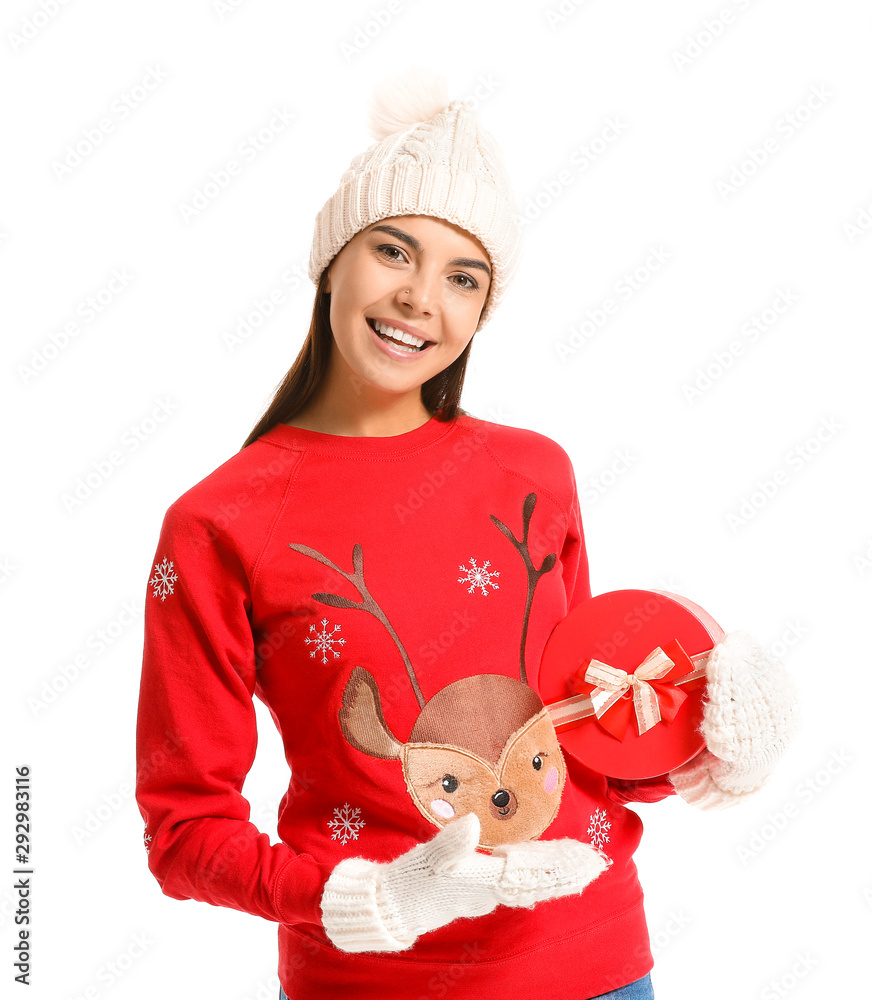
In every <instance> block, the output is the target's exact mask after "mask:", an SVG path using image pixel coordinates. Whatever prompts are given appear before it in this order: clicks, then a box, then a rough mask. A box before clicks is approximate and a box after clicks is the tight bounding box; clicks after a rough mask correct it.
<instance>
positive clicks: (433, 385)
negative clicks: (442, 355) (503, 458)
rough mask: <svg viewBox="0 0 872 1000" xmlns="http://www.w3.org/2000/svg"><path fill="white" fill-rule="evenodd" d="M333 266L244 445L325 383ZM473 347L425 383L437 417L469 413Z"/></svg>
mask: <svg viewBox="0 0 872 1000" xmlns="http://www.w3.org/2000/svg"><path fill="white" fill-rule="evenodd" d="M329 269H330V268H329V266H328V267H325V268H324V270H323V271H322V272H321V277H320V279H319V280H318V288H317V291H316V292H315V303H314V305H313V306H312V321H311V323H310V324H309V332H308V334H307V335H306V340H305V341H304V343H303V346H302V347H301V348H300V353H299V354H298V355H297V359H296V361H294V363H293V365H292V366H291V369H290V371H289V372H288V373H287V374H286V375H285V377H284V378H283V379H282V381H281V383H280V384H279V385H278V387H277V388H276V391H275V394H274V396H273V398H272V400H271V401H270V403H269V405H268V406H267V408H266V410H265V411H264V414H263V416H262V417H261V418H260V420H258V422H257V423H256V424H255V425H254V428H253V429H252V431H251V433H250V434H249V435H248V437H247V438H246V439H245V443H244V444H243V445H242V448H247V447H248V445H250V444H251V442H252V441H254V440H255V439H256V438H259V437H260V436H261V434H265V433H266V432H267V431H268V430H270V429H271V428H272V427H275V425H276V424H279V423H282V422H284V421H286V420H290V419H291V417H293V416H294V414H296V413H298V412H299V411H300V410H302V408H303V407H304V406H305V405H306V403H307V402H308V401H309V400H310V399H311V398H312V396H314V394H315V392H316V391H317V389H318V387H319V386H320V385H321V382H322V380H323V378H324V376H325V374H326V372H327V362H328V361H329V359H330V351H331V349H332V347H333V330H332V328H331V326H330V293H329V292H325V291H324V286H325V284H326V282H327V272H328V271H329ZM489 294H490V292H488V295H489ZM483 308H484V307H482V309H483ZM471 347H472V340H470V342H469V343H468V344H467V345H466V347H465V348H464V350H463V352H462V353H461V355H460V357H458V358H457V359H456V360H455V361H453V362H452V363H451V364H450V365H449V366H448V367H447V368H445V369H444V370H443V371H441V372H439V374H438V375H434V376H433V377H432V378H431V379H428V380H427V381H426V382H424V384H423V385H422V386H421V402H422V403H423V404H424V406H425V407H426V409H427V411H428V412H429V413H430V415H431V416H435V417H436V419H437V420H444V421H448V420H453V419H454V418H455V417H458V416H461V415H466V410H463V409H461V407H460V392H461V390H462V388H463V379H464V377H465V376H466V362H467V359H468V357H469V351H470V348H471ZM242 448H240V451H241V450H242Z"/></svg>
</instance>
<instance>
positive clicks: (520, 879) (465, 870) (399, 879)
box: [321, 813, 611, 952]
mask: <svg viewBox="0 0 872 1000" xmlns="http://www.w3.org/2000/svg"><path fill="white" fill-rule="evenodd" d="M480 836H481V825H480V823H479V819H478V817H477V816H476V815H475V814H474V813H468V814H467V815H465V816H461V817H460V819H456V820H453V821H452V822H451V823H449V824H448V825H447V826H445V827H444V828H443V829H441V830H440V831H439V832H438V833H437V834H436V835H435V836H434V837H433V839H432V840H429V841H427V842H426V843H423V844H416V845H415V846H414V847H413V848H412V849H411V850H410V851H407V852H406V853H405V854H402V855H400V857H398V858H396V859H395V860H394V861H389V862H386V863H383V864H378V863H376V862H374V861H367V860H366V859H364V858H346V859H345V860H344V861H340V862H339V864H338V865H336V867H335V868H334V869H333V871H332V872H331V873H330V878H329V879H328V880H327V883H326V885H325V886H324V892H323V895H322V897H321V915H322V919H323V923H324V930H325V932H326V934H327V936H328V937H329V938H330V940H331V941H332V942H333V943H334V944H335V945H336V947H337V948H340V949H342V950H343V951H351V952H359V951H403V950H405V949H406V948H410V947H411V946H412V945H413V944H414V943H415V940H416V938H417V937H418V935H419V934H423V933H425V932H427V931H431V930H435V929H436V928H437V927H442V926H443V925H444V924H448V923H450V922H451V921H452V920H456V919H457V918H458V917H479V916H482V915H483V914H485V913H490V912H491V910H493V909H495V908H496V907H497V906H498V905H499V904H500V903H503V904H504V905H506V906H526V907H529V906H533V905H535V904H536V903H538V902H540V901H541V900H545V899H556V898H557V897H558V896H567V895H570V894H571V893H580V892H581V891H582V890H583V889H584V888H585V887H586V886H587V885H589V884H590V883H591V882H593V880H594V879H595V878H597V876H598V875H600V874H601V873H602V872H603V871H605V869H606V868H608V867H609V865H610V864H611V859H610V858H608V857H607V856H606V855H605V854H603V853H601V852H600V851H598V850H597V849H596V848H595V847H592V846H591V845H590V844H584V843H582V842H581V841H578V840H570V839H563V840H533V841H527V842H525V843H522V844H503V845H501V846H498V847H495V848H494V849H493V853H492V854H490V855H488V854H482V853H479V852H477V851H476V850H475V847H476V844H478V840H479V837H480Z"/></svg>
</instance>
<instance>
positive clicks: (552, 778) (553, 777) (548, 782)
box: [545, 767, 560, 795]
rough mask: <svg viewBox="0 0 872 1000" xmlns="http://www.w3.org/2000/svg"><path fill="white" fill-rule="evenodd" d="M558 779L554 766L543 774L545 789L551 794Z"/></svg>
mask: <svg viewBox="0 0 872 1000" xmlns="http://www.w3.org/2000/svg"><path fill="white" fill-rule="evenodd" d="M559 781H560V775H559V773H558V771H557V768H556V767H552V768H551V769H550V770H549V772H548V773H547V774H546V775H545V791H546V792H547V793H548V794H549V795H551V794H552V792H553V791H554V789H555V788H556V787H557V785H558V782H559Z"/></svg>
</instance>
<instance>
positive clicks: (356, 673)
mask: <svg viewBox="0 0 872 1000" xmlns="http://www.w3.org/2000/svg"><path fill="white" fill-rule="evenodd" d="M339 725H340V726H341V727H342V732H343V733H344V735H345V739H346V740H348V742H349V743H350V744H351V745H352V746H353V747H356V748H357V749H358V750H362V751H363V753H365V754H369V756H370V757H381V758H382V759H383V760H395V759H398V758H399V757H400V756H401V755H402V752H403V744H402V743H400V742H399V741H398V740H397V739H396V737H395V736H394V734H393V733H392V732H391V731H390V729H388V726H387V723H386V722H385V717H384V715H383V714H382V708H381V698H380V697H379V693H378V685H377V684H376V681H375V678H374V677H373V676H372V674H371V673H370V672H369V671H368V670H364V669H363V667H355V668H354V670H352V671H351V677H349V679H348V683H347V684H346V685H345V690H344V691H343V692H342V708H340V709H339Z"/></svg>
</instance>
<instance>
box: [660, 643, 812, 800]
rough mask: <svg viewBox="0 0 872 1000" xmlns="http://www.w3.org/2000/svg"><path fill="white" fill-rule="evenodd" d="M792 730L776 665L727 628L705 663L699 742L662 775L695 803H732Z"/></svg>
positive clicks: (771, 763) (765, 773) (790, 684)
mask: <svg viewBox="0 0 872 1000" xmlns="http://www.w3.org/2000/svg"><path fill="white" fill-rule="evenodd" d="M798 729H799V704H798V699H797V691H796V685H795V683H794V681H793V678H792V677H791V676H790V674H789V673H788V672H787V669H786V667H785V666H784V664H783V663H782V662H781V661H780V660H778V659H776V658H775V657H774V656H772V655H771V654H770V653H768V652H767V651H766V650H765V649H764V648H763V647H762V646H761V645H760V643H759V642H758V641H757V639H755V638H754V636H752V635H750V634H749V633H748V632H730V633H729V634H727V635H726V636H725V637H724V638H723V639H722V640H721V641H720V642H719V643H717V645H716V646H715V647H714V650H713V651H712V653H711V655H710V656H709V659H708V663H707V664H706V700H705V707H704V710H703V722H702V732H703V735H704V737H705V743H706V749H705V750H704V751H703V752H702V753H701V754H699V755H698V756H696V757H694V758H693V760H691V761H688V763H686V764H683V765H682V766H681V767H679V768H676V769H675V770H674V771H670V773H669V780H670V781H671V782H672V784H673V785H674V786H675V790H676V791H677V792H678V794H679V795H680V796H681V797H682V798H683V799H685V800H686V801H687V802H690V803H691V804H692V805H695V806H698V807H699V808H700V809H719V808H724V807H725V806H731V805H734V804H735V803H736V802H739V801H741V800H742V799H743V798H745V797H746V796H748V795H750V794H751V793H752V792H755V791H757V790H758V789H759V788H760V787H762V785H763V783H764V782H765V781H766V779H767V778H768V777H769V775H770V774H771V773H772V771H773V770H774V768H775V765H776V764H777V762H778V761H779V759H780V758H781V756H782V754H783V753H784V751H785V749H786V748H787V745H788V744H789V743H790V742H791V740H792V739H793V737H794V736H795V735H796V733H797V731H798Z"/></svg>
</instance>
